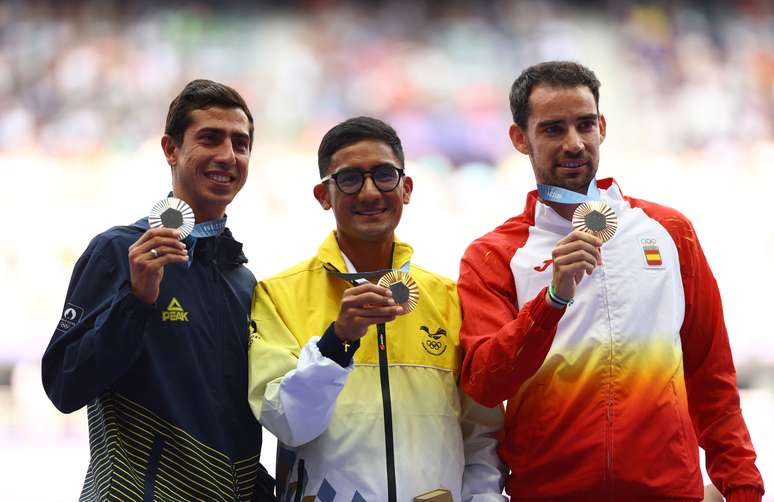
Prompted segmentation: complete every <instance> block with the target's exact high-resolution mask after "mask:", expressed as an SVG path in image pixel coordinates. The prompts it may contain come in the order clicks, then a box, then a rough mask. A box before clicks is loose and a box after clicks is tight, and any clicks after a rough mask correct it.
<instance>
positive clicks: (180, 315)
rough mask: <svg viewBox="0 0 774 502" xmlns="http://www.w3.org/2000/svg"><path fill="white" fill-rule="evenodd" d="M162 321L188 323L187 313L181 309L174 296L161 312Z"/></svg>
mask: <svg viewBox="0 0 774 502" xmlns="http://www.w3.org/2000/svg"><path fill="white" fill-rule="evenodd" d="M161 320H162V321H185V322H188V312H186V311H185V309H183V306H182V305H180V302H179V301H177V298H175V297H174V296H173V297H172V300H171V301H170V302H169V305H167V309H166V310H164V311H162V312H161Z"/></svg>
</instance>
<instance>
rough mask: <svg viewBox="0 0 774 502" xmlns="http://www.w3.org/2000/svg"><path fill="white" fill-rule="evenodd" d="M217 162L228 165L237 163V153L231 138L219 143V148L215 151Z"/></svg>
mask: <svg viewBox="0 0 774 502" xmlns="http://www.w3.org/2000/svg"><path fill="white" fill-rule="evenodd" d="M214 160H215V162H217V163H219V164H224V165H228V166H233V165H235V164H236V154H235V153H234V145H233V144H232V143H231V140H230V139H225V140H223V142H221V144H220V145H218V149H217V151H216V152H215V158H214Z"/></svg>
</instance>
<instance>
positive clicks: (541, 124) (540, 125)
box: [537, 113, 599, 128]
mask: <svg viewBox="0 0 774 502" xmlns="http://www.w3.org/2000/svg"><path fill="white" fill-rule="evenodd" d="M598 119H599V115H597V114H596V113H588V114H586V115H581V116H580V117H578V118H577V120H578V121H580V120H598ZM562 122H564V120H563V119H556V120H544V121H542V122H538V124H537V127H538V128H543V127H548V126H552V125H557V124H561V123H562Z"/></svg>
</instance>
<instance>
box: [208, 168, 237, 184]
mask: <svg viewBox="0 0 774 502" xmlns="http://www.w3.org/2000/svg"><path fill="white" fill-rule="evenodd" d="M204 176H206V177H207V179H210V180H212V181H214V182H216V183H231V182H232V181H233V180H234V177H233V176H231V175H230V174H228V173H224V172H216V171H210V172H206V173H204Z"/></svg>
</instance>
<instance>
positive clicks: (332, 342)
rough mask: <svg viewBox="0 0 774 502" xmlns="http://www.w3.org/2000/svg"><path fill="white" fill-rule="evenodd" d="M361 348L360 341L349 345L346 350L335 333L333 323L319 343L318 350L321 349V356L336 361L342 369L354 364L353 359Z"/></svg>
mask: <svg viewBox="0 0 774 502" xmlns="http://www.w3.org/2000/svg"><path fill="white" fill-rule="evenodd" d="M359 347H360V340H357V341H355V342H352V343H350V344H348V347H347V348H346V349H345V347H344V343H343V342H342V341H341V340H339V338H338V337H337V336H336V333H334V331H333V323H331V325H330V326H328V329H326V330H325V333H324V334H323V336H322V338H320V341H319V342H317V348H318V349H320V354H322V355H323V356H325V357H327V358H328V359H332V360H334V361H335V362H336V363H338V365H339V366H341V367H342V368H346V367H347V366H349V365H350V364H352V358H353V357H354V356H355V351H356V350H357V349H358V348H359Z"/></svg>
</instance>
